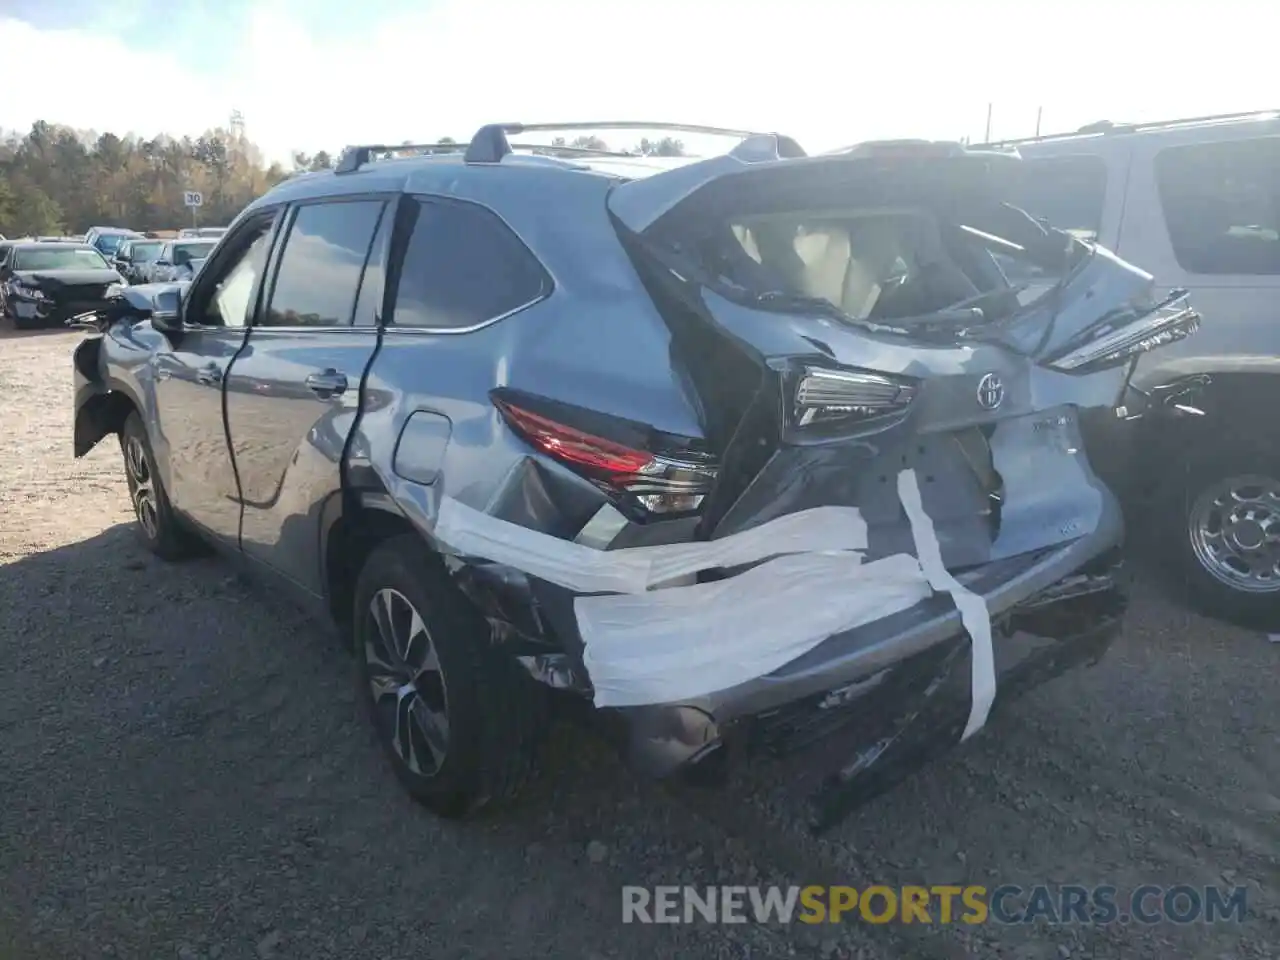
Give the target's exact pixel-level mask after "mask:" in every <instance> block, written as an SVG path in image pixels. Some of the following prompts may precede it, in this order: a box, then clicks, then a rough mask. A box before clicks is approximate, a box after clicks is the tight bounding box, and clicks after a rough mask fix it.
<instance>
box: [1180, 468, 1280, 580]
mask: <svg viewBox="0 0 1280 960" xmlns="http://www.w3.org/2000/svg"><path fill="white" fill-rule="evenodd" d="M1187 532H1188V535H1189V536H1190V538H1191V549H1192V550H1193V551H1194V552H1195V555H1196V559H1197V560H1198V561H1199V562H1200V565H1201V566H1202V567H1204V569H1205V571H1206V572H1207V573H1208V574H1209V575H1210V576H1212V577H1213V578H1214V579H1216V580H1217V581H1218V582H1220V583H1222V584H1223V585H1225V586H1228V587H1230V588H1231V589H1233V590H1239V591H1241V592H1242V593H1253V594H1259V593H1276V592H1280V480H1277V479H1275V478H1272V477H1264V476H1258V475H1251V474H1250V475H1243V476H1238V477H1228V478H1227V479H1225V480H1220V481H1218V482H1217V483H1214V484H1212V485H1211V486H1209V487H1207V488H1206V489H1205V490H1204V491H1203V492H1202V493H1201V494H1200V496H1198V497H1197V498H1196V499H1195V502H1194V503H1193V504H1192V505H1191V510H1190V513H1189V514H1188V517H1187Z"/></svg>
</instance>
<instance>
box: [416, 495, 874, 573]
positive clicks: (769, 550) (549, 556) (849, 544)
mask: <svg viewBox="0 0 1280 960" xmlns="http://www.w3.org/2000/svg"><path fill="white" fill-rule="evenodd" d="M434 532H435V536H436V537H437V539H439V540H440V542H441V543H443V544H445V545H446V546H447V547H449V548H450V549H452V550H454V551H456V552H457V553H459V554H462V555H466V556H475V557H484V558H486V559H488V560H491V561H493V562H494V563H502V564H506V565H507V566H511V567H515V568H516V569H517V570H521V571H523V572H524V573H527V574H530V575H531V576H535V577H541V578H542V579H543V580H548V581H550V582H551V583H556V584H559V585H560V586H562V587H565V588H567V589H569V590H573V591H575V592H578V593H644V592H645V591H646V590H648V589H650V588H652V587H656V586H658V585H659V584H662V583H666V582H669V581H671V580H675V579H677V578H678V577H682V576H687V575H688V574H691V573H697V572H698V571H700V570H708V569H711V568H712V567H733V566H740V565H744V564H749V563H756V562H759V561H761V560H767V559H768V558H770V557H777V556H782V555H784V554H804V553H817V552H820V551H832V550H863V549H865V548H866V546H867V524H866V522H865V521H864V520H863V519H862V514H861V512H859V511H858V509H857V508H856V507H816V508H814V509H812V510H801V511H800V512H798V513H790V514H787V515H786V516H783V517H778V518H776V519H774V520H770V521H769V522H768V523H763V524H761V525H760V526H758V527H753V528H752V529H750V530H744V531H742V532H741V533H735V534H732V535H730V536H727V537H723V538H721V539H719V540H702V541H697V542H695V543H672V544H662V545H658V546H650V547H625V548H623V549H620V550H597V549H595V548H594V547H589V546H585V545H583V544H580V543H573V542H570V541H568V540H560V539H559V538H557V537H552V536H548V535H547V534H545V533H540V532H538V531H536V530H530V529H528V528H527V527H522V526H520V525H519V524H515V523H511V522H509V521H507V520H500V519H498V518H497V517H491V516H489V515H488V514H487V513H483V512H481V511H479V510H475V509H473V508H471V507H468V506H466V505H465V504H463V503H460V502H459V501H457V500H454V499H452V498H450V497H445V498H443V499H442V501H441V504H440V512H439V515H438V516H437V518H436V524H435V531H434Z"/></svg>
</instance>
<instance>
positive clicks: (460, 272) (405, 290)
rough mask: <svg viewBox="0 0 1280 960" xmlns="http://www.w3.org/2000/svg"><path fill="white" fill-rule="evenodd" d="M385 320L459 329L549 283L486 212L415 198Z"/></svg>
mask: <svg viewBox="0 0 1280 960" xmlns="http://www.w3.org/2000/svg"><path fill="white" fill-rule="evenodd" d="M409 215H410V216H411V217H412V218H413V227H412V232H411V233H410V235H409V242H408V244H407V246H406V248H405V252H404V259H403V261H402V263H401V265H400V268H399V270H398V271H396V272H397V274H398V276H397V277H396V278H395V280H394V283H395V300H394V307H393V309H392V311H391V315H390V318H389V320H388V323H391V324H394V325H395V326H397V327H428V328H432V329H437V330H465V329H468V328H470V327H475V326H478V325H479V324H482V323H486V322H488V321H490V320H496V319H498V318H499V317H503V316H506V315H507V314H510V313H512V312H513V311H516V310H519V309H520V308H522V307H527V306H529V305H530V304H533V303H535V302H536V301H538V300H540V299H542V297H544V296H546V295H547V293H549V292H550V289H551V281H550V278H549V277H548V276H547V274H546V272H545V271H544V270H543V269H542V265H541V264H540V263H539V262H538V260H537V258H535V257H534V255H533V253H532V252H531V251H530V250H529V248H528V247H526V246H525V245H524V243H523V242H521V240H520V238H519V237H517V236H516V235H515V234H514V233H513V232H512V231H511V229H510V228H509V227H508V226H507V225H506V224H505V223H503V221H502V220H501V219H500V218H499V217H498V216H497V215H496V214H494V213H492V212H490V211H488V210H486V209H484V208H483V207H480V206H477V205H475V204H471V203H458V202H453V201H444V200H440V201H436V200H422V199H419V200H415V201H412V202H411V205H410V214H409Z"/></svg>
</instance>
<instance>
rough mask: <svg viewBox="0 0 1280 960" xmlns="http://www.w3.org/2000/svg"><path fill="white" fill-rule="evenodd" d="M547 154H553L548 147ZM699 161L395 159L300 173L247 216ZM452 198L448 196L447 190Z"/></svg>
mask: <svg viewBox="0 0 1280 960" xmlns="http://www.w3.org/2000/svg"><path fill="white" fill-rule="evenodd" d="M547 149H549V150H550V149H554V148H552V147H548V148H547ZM699 159H700V158H699V157H646V156H634V157H631V156H614V155H610V156H590V155H588V156H575V157H572V158H563V157H553V156H546V155H543V154H532V153H510V154H507V155H506V156H505V157H503V158H502V159H501V161H499V162H498V163H468V162H467V161H466V160H465V159H464V157H463V154H461V153H446V154H434V155H427V156H414V157H397V158H393V159H390V160H379V161H377V162H375V163H369V164H366V165H364V166H362V167H360V169H358V170H353V171H351V172H349V173H336V172H334V171H332V170H320V171H316V172H314V173H303V174H299V175H298V176H295V177H291V178H290V179H288V180H285V181H284V182H282V183H280V184H278V185H277V186H275V187H273V188H272V189H271V190H269V191H268V192H267V193H265V194H264V195H263V196H261V197H259V198H258V199H257V200H256V201H254V203H253V204H251V205H250V207H249V208H248V210H252V209H255V208H258V207H263V206H272V205H275V204H279V203H291V202H295V201H299V200H308V199H317V198H323V197H340V196H347V195H352V194H362V193H384V192H397V193H416V192H423V193H434V192H439V191H440V190H441V188H443V187H445V186H446V185H447V184H448V183H450V182H453V181H456V180H457V179H458V178H459V176H464V177H473V176H474V177H492V176H494V175H495V174H496V175H507V176H509V177H511V179H512V180H513V181H514V182H516V183H520V182H523V183H525V184H527V185H528V186H530V187H533V186H535V185H536V184H538V183H539V182H541V183H546V182H547V180H548V179H556V180H562V181H564V180H569V181H571V180H572V179H573V178H574V177H577V178H581V179H583V180H588V181H595V182H596V184H597V185H598V184H599V183H600V182H601V181H605V182H607V181H623V180H635V179H641V178H644V177H648V176H651V175H653V174H655V173H662V172H664V171H667V170H675V169H677V168H679V167H683V166H686V165H688V164H690V163H694V162H696V161H697V160H699ZM445 192H449V193H451V192H452V191H449V190H446V191H445Z"/></svg>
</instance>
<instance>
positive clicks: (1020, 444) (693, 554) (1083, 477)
mask: <svg viewBox="0 0 1280 960" xmlns="http://www.w3.org/2000/svg"><path fill="white" fill-rule="evenodd" d="M914 443H915V444H917V445H921V449H922V450H924V449H926V448H927V442H926V441H924V440H918V441H914ZM992 449H993V453H994V461H993V462H994V467H995V470H996V471H997V473H998V474H999V476H1000V477H1001V480H1002V484H1001V488H1000V498H1001V501H1002V502H1001V504H1000V507H999V510H998V514H999V518H996V519H995V520H993V525H992V526H990V527H987V528H986V529H987V530H988V533H986V534H983V535H981V536H976V537H975V535H974V534H973V532H972V529H970V531H969V532H968V533H966V532H965V529H964V528H963V527H962V526H960V525H957V524H956V523H954V522H951V521H949V519H948V516H947V515H946V511H945V507H946V503H947V501H946V492H945V490H944V489H941V488H945V487H946V486H947V484H943V483H932V484H931V483H929V481H930V480H933V479H935V478H934V477H932V476H930V475H929V474H927V473H926V472H925V471H926V470H927V469H928V465H927V462H922V463H920V464H917V465H916V466H914V467H913V466H907V467H903V468H901V469H900V470H899V472H898V473H897V475H896V494H897V496H896V498H895V499H896V500H897V501H898V503H897V510H896V513H897V516H898V517H899V518H901V526H903V527H905V528H907V529H906V530H905V531H904V533H905V538H892V539H890V538H885V537H883V536H879V535H878V534H877V529H878V521H876V518H875V514H874V513H867V514H866V516H865V517H864V512H865V508H866V504H864V505H863V508H857V507H851V506H830V505H826V506H814V507H808V508H806V509H799V510H796V511H795V512H787V513H783V514H782V515H781V516H776V517H774V518H773V519H771V520H768V521H766V522H763V523H759V524H757V525H755V526H753V527H749V528H747V529H744V530H740V531H738V532H736V533H733V534H729V535H727V536H724V537H720V538H717V539H713V540H708V541H692V542H680V543H666V544H659V545H653V546H638V547H620V548H615V549H604V550H602V549H598V548H596V547H589V546H587V545H585V544H584V543H581V542H574V541H572V540H567V539H563V538H561V537H557V536H553V535H551V534H549V533H542V532H537V531H534V530H532V529H530V528H528V527H526V526H523V525H520V524H518V523H513V522H511V521H508V520H503V519H499V517H497V516H494V515H493V514H490V513H486V512H483V511H479V510H475V509H473V508H470V507H467V506H465V505H463V504H461V503H460V502H459V501H457V500H454V499H452V498H450V497H448V496H438V497H437V496H430V495H427V496H424V494H425V493H426V489H427V488H423V487H417V488H416V489H410V488H409V487H407V486H404V487H402V489H400V490H397V491H396V492H395V494H394V495H395V497H396V500H397V501H398V502H400V503H401V504H404V505H407V506H408V510H407V511H406V512H407V513H409V515H410V516H411V517H412V518H415V519H416V522H418V523H419V525H420V526H421V527H422V529H423V530H424V532H428V533H429V535H430V536H431V537H432V539H433V540H434V541H435V542H436V544H437V546H438V547H439V548H440V549H441V550H442V551H443V552H444V553H445V554H446V555H451V556H452V558H453V559H452V561H451V567H452V568H453V569H454V570H455V576H457V578H458V579H459V582H460V583H463V584H464V587H465V588H466V590H467V592H468V593H469V594H470V595H472V596H473V598H476V599H478V600H479V602H480V604H481V606H482V607H484V608H485V609H486V611H487V613H488V615H489V619H490V622H491V623H492V624H493V625H494V628H495V632H494V642H496V643H501V644H506V645H507V646H508V647H509V649H511V650H512V652H513V654H515V655H519V656H521V657H522V661H523V662H524V663H525V665H526V666H527V667H528V668H529V669H530V672H531V673H532V674H533V676H534V677H535V678H536V679H538V680H539V681H541V682H543V683H544V684H547V685H549V686H552V687H554V688H558V689H561V690H568V691H571V692H576V693H579V694H582V695H585V696H587V697H590V698H591V699H592V700H593V702H594V704H595V706H596V707H598V708H600V709H599V710H598V711H597V716H598V717H599V718H600V719H601V720H602V721H604V723H605V728H606V730H607V731H609V732H611V733H612V734H613V735H614V736H615V738H616V739H617V740H618V742H619V745H620V747H621V749H622V752H623V754H624V756H625V757H626V759H627V760H628V761H629V763H630V764H631V765H632V766H633V768H635V769H636V770H637V771H638V772H642V773H644V774H646V775H650V776H655V777H667V776H672V775H679V774H689V775H694V776H697V775H700V774H703V773H706V772H712V773H714V772H715V771H716V770H717V769H718V768H719V767H720V765H721V763H722V761H724V760H726V759H727V758H728V757H729V756H731V755H734V754H737V753H739V752H740V751H741V750H746V751H747V752H752V751H760V750H763V751H764V752H766V753H772V754H782V755H789V754H798V753H802V754H808V753H809V752H810V750H812V752H813V753H814V754H815V755H816V756H815V761H814V762H813V763H811V764H809V765H808V766H806V776H805V777H804V778H798V779H796V781H795V782H799V779H804V780H805V782H807V783H810V785H811V786H812V788H813V791H812V795H811V796H810V798H809V799H810V800H811V801H812V802H813V803H814V811H815V813H814V818H815V824H817V825H822V824H824V823H826V822H829V821H830V820H831V819H833V818H838V816H839V812H840V811H843V810H845V809H848V807H850V806H852V805H856V804H857V803H859V802H861V801H862V800H864V799H866V798H867V797H869V796H871V795H873V794H874V793H876V792H879V791H880V790H882V789H884V788H886V787H887V786H888V785H890V784H891V783H893V782H896V780H897V779H900V778H901V776H902V775H904V774H905V773H906V772H907V771H909V770H910V769H912V768H914V766H917V765H918V764H919V763H921V762H923V761H924V760H927V759H928V758H929V757H930V756H932V755H933V754H934V753H935V752H937V751H938V750H941V749H945V748H947V747H950V746H951V745H953V744H954V743H955V742H957V741H958V740H961V739H964V738H966V737H968V736H970V735H972V734H973V733H975V732H977V731H978V730H979V729H981V728H982V727H983V725H984V724H985V723H986V721H987V717H988V714H989V712H990V710H991V709H992V708H993V706H994V704H995V703H996V702H1001V703H1003V702H1004V701H1005V700H1007V699H1008V697H1009V696H1010V695H1011V694H1013V693H1014V692H1016V691H1017V690H1018V689H1020V688H1022V687H1025V686H1027V685H1031V684H1033V683H1035V682H1040V681H1041V680H1043V679H1047V678H1048V677H1049V676H1052V675H1054V674H1055V673H1057V672H1060V671H1061V670H1064V669H1066V668H1067V667H1069V666H1071V665H1073V664H1075V663H1078V662H1081V661H1085V660H1091V659H1094V658H1096V657H1097V656H1098V655H1100V653H1101V651H1102V650H1103V649H1105V646H1106V645H1107V643H1109V642H1110V640H1111V638H1112V637H1113V636H1114V634H1115V632H1116V631H1117V629H1118V626H1119V623H1120V618H1121V615H1122V613H1123V609H1124V597H1123V593H1122V591H1121V589H1120V587H1119V586H1118V584H1117V583H1116V582H1115V579H1114V576H1113V573H1114V570H1113V568H1114V566H1115V563H1116V559H1115V557H1116V554H1117V552H1118V548H1119V545H1120V544H1121V542H1122V539H1123V520H1122V516H1121V512H1120V508H1119V504H1118V503H1117V501H1116V499H1115V498H1114V496H1112V495H1111V493H1110V492H1109V491H1108V490H1107V489H1106V487H1105V486H1103V485H1102V483H1101V482H1100V481H1099V480H1098V479H1097V477H1096V476H1095V475H1094V474H1093V472H1092V470H1091V469H1090V468H1089V464H1088V460H1087V458H1086V457H1085V454H1084V450H1083V445H1082V442H1081V440H1080V436H1079V431H1078V424H1077V419H1076V417H1075V415H1074V413H1073V412H1072V411H1071V410H1069V409H1066V408H1051V409H1047V410H1042V411H1040V412H1039V413H1036V414H1033V415H1032V416H1030V417H1026V418H1015V419H1014V420H1011V421H1006V422H1004V423H1003V424H1001V425H1000V426H998V427H996V428H995V432H994V433H993V435H992ZM886 456H888V454H886ZM891 459H893V461H894V462H898V461H899V460H902V461H903V462H908V461H906V460H904V459H903V458H902V457H899V456H898V455H897V454H896V452H895V453H894V454H893V457H892V458H891ZM939 476H943V475H942V474H939ZM952 476H954V477H955V482H957V483H958V482H959V477H960V475H959V474H952ZM894 480H895V477H894V475H893V474H892V473H890V474H888V475H887V481H888V482H887V486H888V491H889V496H893V491H894V489H895V483H894ZM1047 491H1048V492H1050V493H1051V495H1048V496H1047V495H1046V492H1047ZM433 492H434V491H433ZM922 494H924V495H922ZM561 502H563V501H561ZM846 502H847V501H846ZM927 504H932V506H926V505H927ZM886 516H887V514H886ZM428 518H432V519H430V520H428ZM935 519H936V520H937V521H938V522H937V524H936V526H935V522H934V521H935ZM570 536H572V534H570ZM580 539H581V537H580ZM877 541H879V542H877ZM982 543H985V544H987V546H986V547H981V546H980V544H982ZM889 546H891V550H892V552H889V551H888V550H886V549H885V548H886V547H889ZM961 548H963V549H961ZM963 555H969V556H972V557H973V559H970V560H969V561H967V562H965V561H959V562H955V561H953V560H950V559H949V560H947V562H946V563H944V557H948V556H950V557H951V558H954V557H957V556H963ZM948 565H949V566H950V567H951V571H950V572H949V571H948V569H947V566H948ZM481 571H486V572H485V573H481ZM482 583H487V584H488V586H482ZM498 583H502V584H504V585H505V588H506V594H507V596H508V597H511V596H515V597H517V598H518V597H520V596H525V597H531V598H535V599H534V600H533V602H532V604H531V605H532V607H533V608H534V610H533V612H532V613H531V614H530V613H528V611H524V612H522V613H521V614H519V615H517V614H516V613H515V612H514V606H518V605H519V603H517V604H514V605H512V604H502V603H497V602H495V592H497V588H496V586H495V585H496V584H498ZM557 607H559V610H557ZM530 639H532V640H533V641H534V642H533V643H532V644H531V643H528V642H527V641H529V640H530ZM539 639H541V641H542V642H543V643H546V641H547V640H548V639H551V641H552V642H551V643H550V644H548V645H547V646H543V647H542V651H544V653H541V654H540V653H539V650H538V646H537V643H538V640H539Z"/></svg>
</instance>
